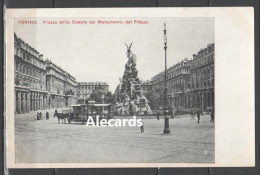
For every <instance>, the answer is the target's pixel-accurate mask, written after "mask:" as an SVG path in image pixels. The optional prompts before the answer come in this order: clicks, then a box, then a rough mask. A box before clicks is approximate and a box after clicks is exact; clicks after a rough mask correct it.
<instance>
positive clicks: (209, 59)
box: [190, 55, 214, 69]
mask: <svg viewBox="0 0 260 175" xmlns="http://www.w3.org/2000/svg"><path fill="white" fill-rule="evenodd" d="M212 61H214V55H211V56H208V57H204V58H199V59H197V60H196V61H194V62H192V63H191V64H190V68H191V69H194V68H196V67H198V66H202V65H205V64H208V63H210V62H212Z"/></svg>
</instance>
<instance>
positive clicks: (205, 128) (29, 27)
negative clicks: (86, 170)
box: [5, 7, 255, 168]
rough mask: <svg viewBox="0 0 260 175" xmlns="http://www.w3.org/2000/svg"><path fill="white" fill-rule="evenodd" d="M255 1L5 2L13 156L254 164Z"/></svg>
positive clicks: (55, 163) (109, 163) (14, 161)
mask: <svg viewBox="0 0 260 175" xmlns="http://www.w3.org/2000/svg"><path fill="white" fill-rule="evenodd" d="M253 11H254V10H253V8H249V7H248V8H244V7H239V8H232V7H230V8H124V9H122V8H116V9H6V11H5V38H6V39H5V51H6V59H5V68H6V69H5V70H6V72H5V88H6V89H5V92H6V93H5V101H6V106H5V109H6V113H5V129H6V135H5V141H6V145H5V159H6V165H7V167H8V168H55V167H56V168H59V167H63V168H80V167H209V166H210V167H220V166H221V167H225V166H231V167H239V166H255V133H254V132H255V129H254V128H255V122H254V119H255V102H254V98H255V97H254V90H255V89H254V18H253V16H254V12H253Z"/></svg>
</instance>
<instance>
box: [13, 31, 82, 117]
mask: <svg viewBox="0 0 260 175" xmlns="http://www.w3.org/2000/svg"><path fill="white" fill-rule="evenodd" d="M14 64H15V70H14V71H15V77H14V79H15V98H16V100H15V106H16V108H15V113H16V114H20V113H27V112H30V111H36V110H44V109H49V108H60V107H67V106H70V105H72V104H76V102H77V82H76V79H75V78H74V77H73V76H71V75H70V74H69V73H67V72H66V71H64V70H63V69H61V68H60V67H59V66H57V65H55V64H54V63H52V62H51V61H49V60H48V59H47V60H46V61H44V59H43V55H42V54H40V53H39V52H38V51H37V50H36V49H34V48H33V47H31V46H30V45H29V44H27V43H25V42H24V41H23V40H22V39H20V38H18V37H17V36H16V34H14Z"/></svg>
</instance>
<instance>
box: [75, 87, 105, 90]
mask: <svg viewBox="0 0 260 175" xmlns="http://www.w3.org/2000/svg"><path fill="white" fill-rule="evenodd" d="M79 89H91V90H94V89H101V90H105V89H107V86H79Z"/></svg>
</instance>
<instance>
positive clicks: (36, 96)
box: [34, 93, 38, 111]
mask: <svg viewBox="0 0 260 175" xmlns="http://www.w3.org/2000/svg"><path fill="white" fill-rule="evenodd" d="M34 104H35V111H37V110H38V94H37V93H35V102H34Z"/></svg>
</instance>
